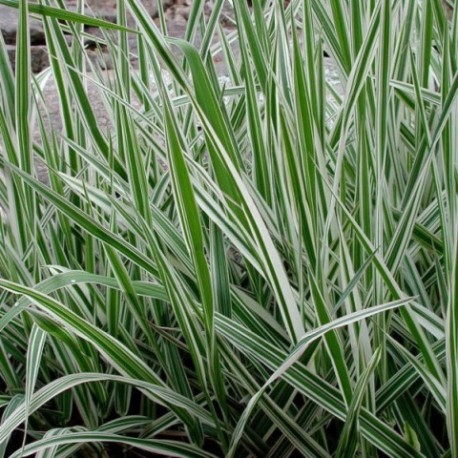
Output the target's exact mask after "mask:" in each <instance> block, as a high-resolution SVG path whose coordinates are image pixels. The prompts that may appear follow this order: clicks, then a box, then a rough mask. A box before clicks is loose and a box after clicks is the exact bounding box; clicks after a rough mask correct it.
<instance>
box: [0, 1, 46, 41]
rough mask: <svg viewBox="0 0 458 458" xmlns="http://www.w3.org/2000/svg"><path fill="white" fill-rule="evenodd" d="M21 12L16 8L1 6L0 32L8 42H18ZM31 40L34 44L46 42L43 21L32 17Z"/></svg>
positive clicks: (30, 22) (30, 24)
mask: <svg viewBox="0 0 458 458" xmlns="http://www.w3.org/2000/svg"><path fill="white" fill-rule="evenodd" d="M18 20H19V13H18V10H17V9H15V8H10V7H8V6H0V32H1V34H2V35H3V39H4V40H5V43H6V44H11V45H13V44H15V43H16V34H17V28H18ZM29 27H30V42H31V44H32V45H43V44H45V34H44V31H43V27H42V24H41V21H39V20H38V19H30V21H29Z"/></svg>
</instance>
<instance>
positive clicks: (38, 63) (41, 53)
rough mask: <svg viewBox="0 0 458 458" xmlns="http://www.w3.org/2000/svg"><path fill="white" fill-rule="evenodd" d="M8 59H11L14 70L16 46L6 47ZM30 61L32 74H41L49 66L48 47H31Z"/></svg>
mask: <svg viewBox="0 0 458 458" xmlns="http://www.w3.org/2000/svg"><path fill="white" fill-rule="evenodd" d="M6 50H7V52H8V57H9V58H10V62H11V66H12V67H13V68H14V67H15V63H16V46H15V45H6ZM30 59H31V66H32V72H34V73H39V72H41V71H42V70H43V69H45V68H46V67H48V66H49V57H48V50H47V49H46V46H41V45H40V46H31V47H30Z"/></svg>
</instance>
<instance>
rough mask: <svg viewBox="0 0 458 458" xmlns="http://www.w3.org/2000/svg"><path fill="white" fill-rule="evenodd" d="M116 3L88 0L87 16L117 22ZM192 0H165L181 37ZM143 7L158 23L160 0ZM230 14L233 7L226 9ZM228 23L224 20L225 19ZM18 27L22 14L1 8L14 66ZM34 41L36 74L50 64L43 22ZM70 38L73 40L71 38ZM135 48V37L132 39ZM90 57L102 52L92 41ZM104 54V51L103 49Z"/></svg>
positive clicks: (73, 2) (172, 27)
mask: <svg viewBox="0 0 458 458" xmlns="http://www.w3.org/2000/svg"><path fill="white" fill-rule="evenodd" d="M116 2H117V0H86V4H87V7H88V8H87V10H86V12H85V13H86V14H93V15H95V16H97V17H100V18H102V19H105V20H106V21H109V22H116ZM65 3H66V7H67V8H68V9H70V10H76V6H77V3H78V2H77V0H67V1H66V2H65ZM191 3H192V0H163V1H162V5H163V7H164V11H165V17H166V19H167V26H168V30H169V33H170V34H171V35H173V36H177V37H181V36H183V34H184V31H185V28H186V21H187V19H188V17H189V12H190V9H191ZM206 3H207V4H206V6H205V7H206V11H207V12H208V13H210V12H211V8H212V5H213V2H212V1H208V2H206ZM143 4H144V6H145V8H146V9H147V11H148V13H149V14H150V16H151V17H152V18H154V19H155V21H156V22H159V20H158V5H157V2H156V0H144V1H143ZM225 11H226V13H227V14H230V13H229V8H226V10H225ZM223 20H224V18H223ZM224 23H225V26H226V27H230V21H224ZM17 24H18V11H17V10H16V9H14V8H10V7H7V6H1V5H0V32H1V34H2V36H3V40H4V41H5V43H6V49H7V52H8V55H9V57H10V61H11V63H12V64H13V66H14V63H15V58H16V56H15V54H16V34H17ZM87 32H88V33H89V34H91V35H95V36H99V37H100V36H101V32H100V30H98V29H96V28H91V27H88V28H87ZM30 39H31V59H32V71H33V72H35V73H38V72H40V71H42V70H43V69H44V68H46V67H47V66H48V65H49V59H48V53H47V49H46V40H45V34H44V32H43V28H42V26H41V23H40V21H39V20H34V19H32V20H31V21H30ZM69 39H70V37H69ZM131 39H132V40H133V41H132V45H133V48H134V49H135V42H134V40H135V37H131ZM87 48H88V55H89V57H90V58H93V59H100V53H97V52H95V49H91V43H90V42H88V46H87ZM102 51H103V49H102ZM102 62H103V63H104V65H105V67H106V68H108V69H109V68H110V67H111V62H110V59H109V56H108V55H107V54H102Z"/></svg>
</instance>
